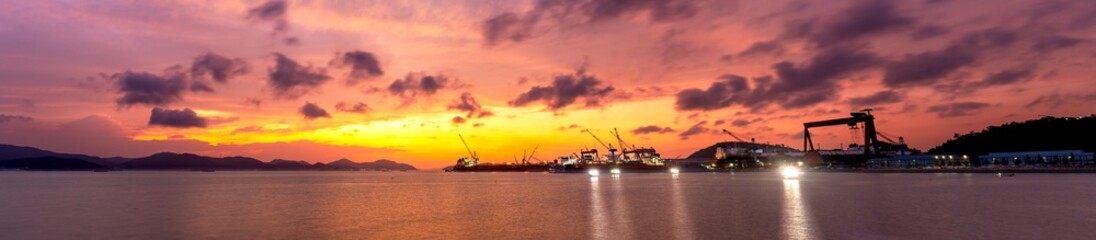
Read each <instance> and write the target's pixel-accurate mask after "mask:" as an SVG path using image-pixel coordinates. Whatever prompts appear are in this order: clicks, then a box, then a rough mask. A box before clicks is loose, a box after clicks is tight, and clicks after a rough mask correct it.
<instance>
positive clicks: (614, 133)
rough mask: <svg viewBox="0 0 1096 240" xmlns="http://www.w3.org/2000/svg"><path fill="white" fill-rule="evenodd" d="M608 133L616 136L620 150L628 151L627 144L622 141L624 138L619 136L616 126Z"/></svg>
mask: <svg viewBox="0 0 1096 240" xmlns="http://www.w3.org/2000/svg"><path fill="white" fill-rule="evenodd" d="M610 133H612V134H613V136H614V137H616V139H617V144H618V146H620V150H622V151H628V145H627V144H626V143H625V142H624V139H623V138H621V137H620V131H617V129H616V128H613V131H612V132H610Z"/></svg>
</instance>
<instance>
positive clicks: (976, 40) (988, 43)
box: [956, 28, 1019, 51]
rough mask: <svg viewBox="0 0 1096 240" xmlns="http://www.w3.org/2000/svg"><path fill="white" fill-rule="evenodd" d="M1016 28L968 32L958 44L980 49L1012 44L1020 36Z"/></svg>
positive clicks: (984, 49)
mask: <svg viewBox="0 0 1096 240" xmlns="http://www.w3.org/2000/svg"><path fill="white" fill-rule="evenodd" d="M1018 35H1019V33H1017V32H1016V31H1014V30H1007V29H1001V28H990V29H985V30H981V31H974V32H971V33H967V35H964V36H963V38H961V39H959V41H958V42H957V43H956V45H959V46H962V47H966V48H971V49H976V50H980V51H986V50H992V49H997V48H1003V47H1008V46H1011V45H1012V44H1013V43H1015V42H1016V40H1017V39H1018V38H1019V36H1018Z"/></svg>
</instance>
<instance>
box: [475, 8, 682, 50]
mask: <svg viewBox="0 0 1096 240" xmlns="http://www.w3.org/2000/svg"><path fill="white" fill-rule="evenodd" d="M698 11H699V8H698V7H697V6H696V5H695V4H694V3H693V1H690V0H626V1H620V0H538V1H536V3H535V5H534V7H533V9H531V10H529V11H527V12H524V13H520V14H518V13H513V12H505V13H501V14H498V15H495V16H492V17H490V18H488V19H486V20H484V23H483V39H484V45H486V46H495V45H498V44H500V43H503V42H507V41H510V42H522V41H525V40H528V39H530V38H533V37H534V34H535V33H539V32H544V31H546V30H548V29H558V28H565V27H569V26H576V25H582V24H588V23H594V22H600V21H604V20H609V19H620V18H624V17H628V16H632V15H639V14H646V16H647V17H648V19H650V21H654V22H668V21H676V20H681V19H687V18H691V17H693V16H694V15H696V13H697V12H698ZM541 25H552V26H541Z"/></svg>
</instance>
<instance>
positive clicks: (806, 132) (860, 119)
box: [803, 109, 879, 156]
mask: <svg viewBox="0 0 1096 240" xmlns="http://www.w3.org/2000/svg"><path fill="white" fill-rule="evenodd" d="M849 115H851V117H847V118H838V119H830V120H822V121H815V122H807V123H803V151H813V150H814V141H813V140H812V139H811V132H810V129H811V128H816V127H825V126H837V125H848V126H849V127H855V126H857V125H858V124H861V123H863V124H864V155H865V156H872V155H878V154H879V150H878V149H877V147H878V145H879V138H878V133H877V132H876V130H875V116H872V115H871V109H864V110H861V111H860V112H853V113H849Z"/></svg>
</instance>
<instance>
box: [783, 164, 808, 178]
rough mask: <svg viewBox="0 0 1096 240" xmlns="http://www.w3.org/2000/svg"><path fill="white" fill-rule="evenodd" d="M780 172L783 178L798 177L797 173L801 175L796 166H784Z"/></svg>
mask: <svg viewBox="0 0 1096 240" xmlns="http://www.w3.org/2000/svg"><path fill="white" fill-rule="evenodd" d="M780 174H781V175H784V178H799V175H803V172H802V171H799V168H798V167H794V166H786V167H784V169H782V170H781V171H780Z"/></svg>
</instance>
